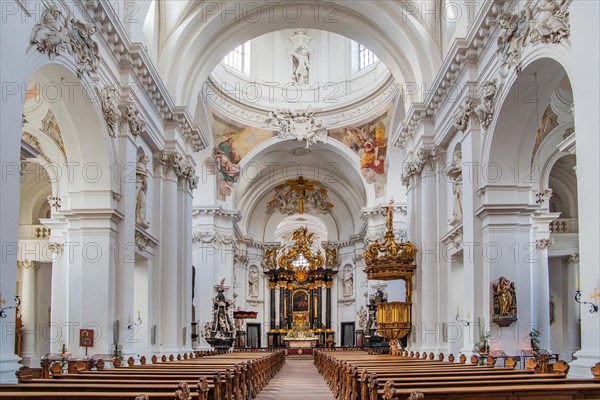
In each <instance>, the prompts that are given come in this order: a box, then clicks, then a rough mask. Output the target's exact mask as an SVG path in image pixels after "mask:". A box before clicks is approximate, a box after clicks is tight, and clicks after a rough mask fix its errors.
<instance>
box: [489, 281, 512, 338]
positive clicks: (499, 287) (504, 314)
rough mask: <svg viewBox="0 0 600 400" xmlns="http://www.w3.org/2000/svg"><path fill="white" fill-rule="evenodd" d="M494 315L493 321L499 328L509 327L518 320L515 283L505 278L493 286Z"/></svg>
mask: <svg viewBox="0 0 600 400" xmlns="http://www.w3.org/2000/svg"><path fill="white" fill-rule="evenodd" d="M492 293H493V296H494V313H493V317H492V321H493V322H495V323H496V324H498V325H499V326H501V327H503V326H509V325H510V324H511V323H513V322H514V321H516V320H517V296H516V293H515V284H514V282H511V281H509V280H508V279H506V278H505V277H504V276H502V277H500V279H499V280H498V283H495V284H493V285H492Z"/></svg>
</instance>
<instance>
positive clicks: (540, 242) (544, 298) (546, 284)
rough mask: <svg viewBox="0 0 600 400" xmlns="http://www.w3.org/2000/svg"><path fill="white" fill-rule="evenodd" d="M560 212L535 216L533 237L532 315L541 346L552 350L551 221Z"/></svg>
mask: <svg viewBox="0 0 600 400" xmlns="http://www.w3.org/2000/svg"><path fill="white" fill-rule="evenodd" d="M559 215H560V213H538V214H535V215H534V216H533V221H534V225H533V239H534V241H535V244H536V250H537V251H536V257H535V260H534V261H535V262H534V263H533V265H532V268H533V282H535V284H534V285H532V287H531V297H532V298H531V304H532V308H533V310H532V315H534V316H535V318H534V319H533V321H535V322H536V325H537V330H538V331H540V347H541V348H545V349H547V350H548V351H550V352H551V346H550V345H551V343H550V313H549V309H550V308H549V307H550V273H549V271H548V248H549V247H550V246H551V245H552V239H550V222H552V221H553V220H554V219H556V218H558V217H559Z"/></svg>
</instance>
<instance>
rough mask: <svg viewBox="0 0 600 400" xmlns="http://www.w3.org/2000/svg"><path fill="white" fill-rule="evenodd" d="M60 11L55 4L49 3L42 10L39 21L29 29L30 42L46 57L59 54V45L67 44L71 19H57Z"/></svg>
mask: <svg viewBox="0 0 600 400" xmlns="http://www.w3.org/2000/svg"><path fill="white" fill-rule="evenodd" d="M60 15H61V12H60V10H59V9H58V8H56V6H54V5H51V6H50V7H48V8H47V9H46V10H44V12H43V14H42V17H41V19H40V22H38V23H36V24H35V25H34V27H33V29H32V31H31V38H30V42H31V44H33V45H35V46H36V48H37V50H38V51H39V52H40V53H47V54H48V57H53V56H57V55H59V54H60V53H59V51H60V48H61V47H64V48H66V46H65V45H68V44H69V28H70V26H69V24H70V21H71V19H70V18H66V19H65V21H64V22H61V21H59V17H60Z"/></svg>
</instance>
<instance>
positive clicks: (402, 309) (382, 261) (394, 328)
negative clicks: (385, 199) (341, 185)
mask: <svg viewBox="0 0 600 400" xmlns="http://www.w3.org/2000/svg"><path fill="white" fill-rule="evenodd" d="M393 208H394V203H393V201H391V202H390V203H389V205H388V207H387V212H386V228H387V229H386V232H385V235H384V239H383V241H382V242H381V243H380V242H379V241H378V240H376V241H375V242H374V243H371V244H370V245H369V246H368V248H367V250H366V251H365V263H366V268H365V272H366V273H367V278H368V279H376V280H384V281H391V280H402V281H404V284H403V286H404V288H405V293H404V296H403V301H389V302H388V301H380V302H378V303H377V313H376V320H377V333H379V334H380V335H381V336H383V337H385V338H386V339H388V340H390V341H399V340H401V339H403V338H405V337H406V336H407V335H408V333H409V332H410V329H411V308H412V288H413V283H412V277H413V275H414V273H415V268H416V266H415V265H414V260H415V255H416V249H415V246H414V245H413V244H412V243H411V242H396V240H395V237H394V223H393Z"/></svg>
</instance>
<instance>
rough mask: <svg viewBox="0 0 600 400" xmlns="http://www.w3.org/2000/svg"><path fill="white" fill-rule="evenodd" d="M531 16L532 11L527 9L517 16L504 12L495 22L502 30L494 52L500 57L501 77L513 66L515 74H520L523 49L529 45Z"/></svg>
mask: <svg viewBox="0 0 600 400" xmlns="http://www.w3.org/2000/svg"><path fill="white" fill-rule="evenodd" d="M531 14H532V11H531V9H530V8H528V7H525V8H523V9H522V10H521V12H519V13H518V14H514V13H512V12H509V11H504V12H502V13H501V14H500V17H499V18H498V20H497V21H496V23H497V24H498V25H499V26H500V28H501V29H502V32H501V33H500V37H499V38H498V49H497V50H496V52H497V54H498V56H499V57H500V63H501V65H502V70H503V71H502V75H503V76H506V75H507V74H508V69H509V68H510V67H513V66H514V67H515V70H516V71H517V73H519V72H521V58H522V55H523V49H524V48H525V46H527V44H528V43H529V33H530V31H531V19H532V18H531Z"/></svg>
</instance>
